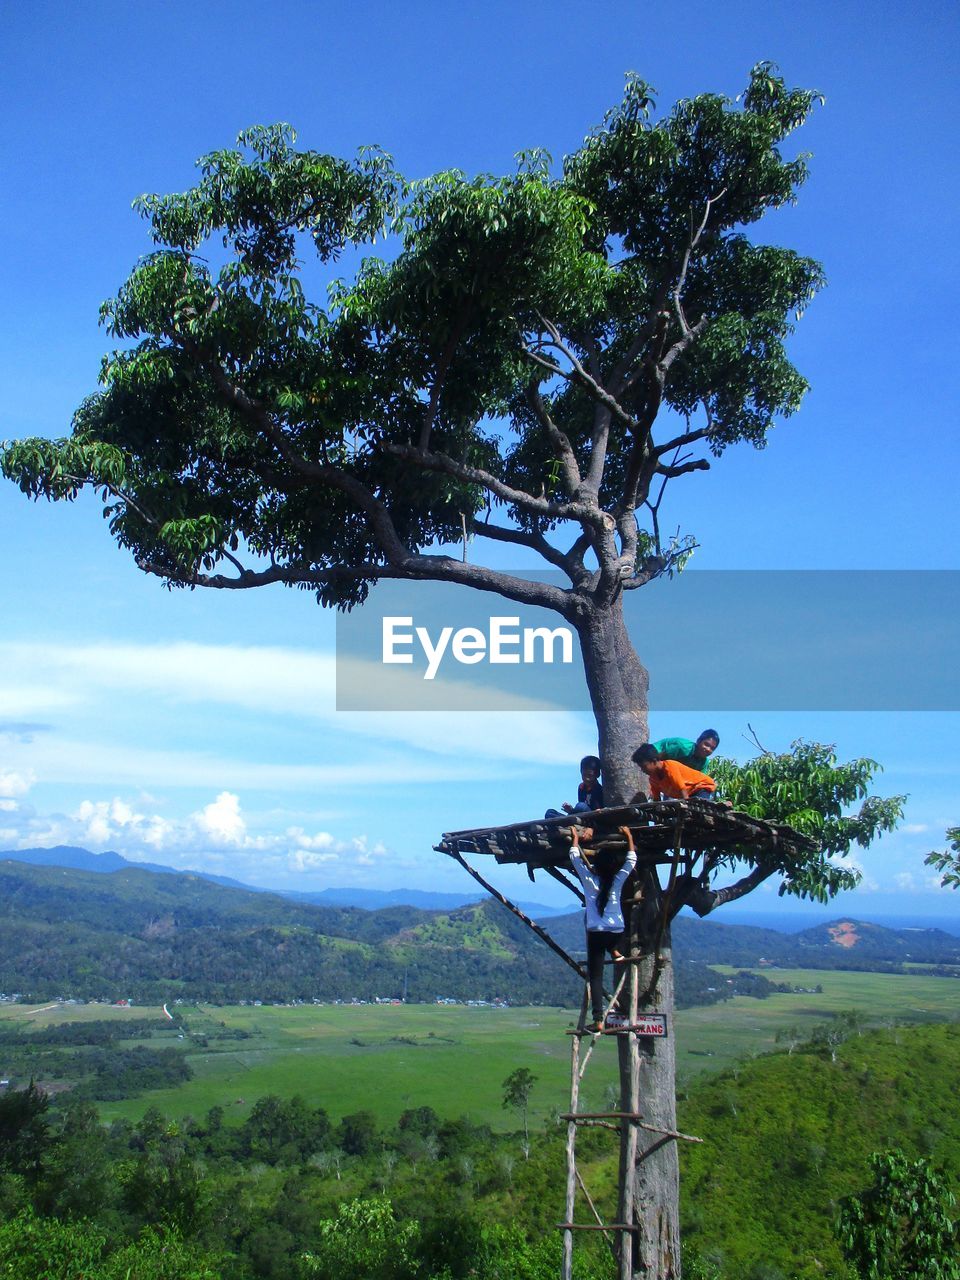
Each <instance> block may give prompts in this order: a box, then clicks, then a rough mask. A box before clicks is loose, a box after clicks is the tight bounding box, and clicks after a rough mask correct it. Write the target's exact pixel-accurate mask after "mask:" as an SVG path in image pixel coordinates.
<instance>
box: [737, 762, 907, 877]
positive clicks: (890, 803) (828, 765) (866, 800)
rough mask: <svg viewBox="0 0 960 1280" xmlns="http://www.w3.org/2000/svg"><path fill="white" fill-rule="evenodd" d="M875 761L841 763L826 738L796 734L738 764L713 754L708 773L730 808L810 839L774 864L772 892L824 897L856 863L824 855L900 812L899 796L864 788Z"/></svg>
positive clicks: (864, 841) (841, 850)
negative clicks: (805, 848)
mask: <svg viewBox="0 0 960 1280" xmlns="http://www.w3.org/2000/svg"><path fill="white" fill-rule="evenodd" d="M879 768H880V766H879V765H878V764H877V762H876V761H875V760H866V759H863V760H851V761H849V762H848V763H846V764H841V763H840V762H839V761H838V760H837V756H836V752H835V750H834V748H833V747H832V746H827V745H824V744H823V743H818V742H804V741H802V740H798V741H797V742H794V743H793V745H792V748H791V750H790V751H789V752H784V753H781V754H779V755H775V754H773V753H772V752H768V753H766V754H764V755H762V756H758V757H757V758H756V759H755V760H750V761H748V762H747V763H746V764H744V765H738V764H735V763H734V762H733V761H732V760H719V759H718V760H717V761H716V762H715V764H714V768H713V776H714V777H715V778H716V781H717V786H718V787H719V789H720V792H721V794H722V795H723V796H724V798H725V799H727V800H730V801H731V803H732V804H733V807H734V809H738V810H741V811H742V812H744V813H750V814H753V815H754V816H755V817H758V818H764V819H766V820H767V821H770V822H783V823H786V824H787V825H789V826H791V827H794V828H795V829H796V830H797V831H800V832H801V833H802V834H803V835H807V836H810V837H812V838H813V839H814V840H816V842H817V844H818V845H819V849H818V851H817V853H815V854H813V855H810V856H807V857H803V858H801V859H799V860H792V859H783V860H782V861H781V862H780V863H779V864H778V869H779V870H780V871H781V872H782V873H783V876H784V879H783V882H782V884H781V887H780V892H781V893H789V894H792V895H793V896H795V897H799V898H810V899H812V900H814V901H818V902H827V901H829V899H830V898H832V897H834V896H835V895H836V894H837V893H839V892H840V891H841V890H843V889H852V888H854V887H855V886H856V884H857V883H858V882H859V880H860V872H859V871H858V870H856V869H854V868H851V867H849V866H844V865H843V864H842V863H838V862H833V861H831V859H832V858H836V857H839V858H843V857H846V856H847V855H848V854H849V853H850V851H851V849H852V848H853V847H854V845H856V846H859V847H860V848H867V847H868V846H869V845H870V844H871V843H872V842H873V840H875V839H876V838H877V836H879V835H880V834H881V833H882V832H885V831H892V830H894V828H895V827H896V826H897V824H898V823H899V821H900V819H901V817H902V816H903V805H904V802H905V800H906V797H905V796H891V797H888V798H886V799H882V798H880V797H878V796H871V795H869V794H868V787H869V785H870V782H871V780H872V778H873V775H874V774H875V773H876V772H877V771H878V770H879ZM858 805H859V807H856V806H858Z"/></svg>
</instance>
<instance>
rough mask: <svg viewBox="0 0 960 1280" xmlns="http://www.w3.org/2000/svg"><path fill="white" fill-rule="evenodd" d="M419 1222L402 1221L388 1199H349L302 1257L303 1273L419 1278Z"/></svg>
mask: <svg viewBox="0 0 960 1280" xmlns="http://www.w3.org/2000/svg"><path fill="white" fill-rule="evenodd" d="M419 1239H420V1226H419V1223H417V1222H413V1221H401V1222H398V1221H397V1219H396V1218H395V1217H394V1213H393V1207H392V1205H391V1204H390V1201H389V1200H386V1199H382V1198H381V1199H376V1198H375V1199H369V1200H350V1201H348V1202H346V1203H345V1204H341V1205H340V1206H339V1208H338V1209H337V1216H336V1218H328V1219H326V1220H325V1221H323V1222H321V1223H320V1228H319V1232H318V1241H317V1245H316V1247H315V1248H314V1249H313V1250H312V1252H310V1253H308V1254H304V1255H303V1257H302V1260H301V1261H302V1267H303V1274H304V1275H308V1276H320V1277H324V1280H326V1278H327V1277H330V1278H331V1280H332V1277H334V1276H336V1277H337V1278H338V1280H367V1278H368V1277H370V1276H377V1277H381V1278H382V1280H404V1277H407V1276H413V1275H414V1274H415V1273H416V1270H417V1265H416V1249H417V1245H418V1243H419Z"/></svg>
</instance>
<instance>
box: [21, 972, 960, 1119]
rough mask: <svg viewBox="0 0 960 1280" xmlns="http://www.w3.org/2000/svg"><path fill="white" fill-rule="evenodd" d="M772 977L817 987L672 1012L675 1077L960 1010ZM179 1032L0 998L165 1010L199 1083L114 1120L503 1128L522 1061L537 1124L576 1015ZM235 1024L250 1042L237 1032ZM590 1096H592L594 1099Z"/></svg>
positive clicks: (910, 987)
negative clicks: (152, 1022)
mask: <svg viewBox="0 0 960 1280" xmlns="http://www.w3.org/2000/svg"><path fill="white" fill-rule="evenodd" d="M770 976H773V977H775V978H776V979H777V981H781V982H789V983H791V984H793V985H795V986H798V987H809V988H813V987H815V986H816V985H818V984H820V985H822V988H823V990H822V992H821V993H814V992H812V991H809V992H798V993H794V994H790V995H787V994H776V995H772V996H770V997H768V998H767V999H766V1000H754V999H750V998H749V997H745V996H739V997H735V998H734V999H732V1000H729V1001H726V1002H724V1003H722V1004H719V1005H712V1006H708V1007H702V1008H694V1009H687V1010H682V1011H680V1012H679V1013H678V1014H677V1018H676V1028H675V1034H676V1037H677V1075H678V1084H679V1085H680V1087H681V1088H683V1087H684V1086H685V1085H687V1084H689V1083H691V1082H692V1081H693V1080H694V1079H695V1078H696V1077H697V1076H701V1075H703V1074H704V1073H711V1072H716V1071H719V1070H721V1069H723V1068H725V1067H727V1066H729V1065H730V1064H731V1063H732V1062H734V1061H737V1060H740V1059H743V1058H749V1057H752V1056H755V1055H757V1054H761V1053H765V1052H768V1051H770V1050H772V1049H774V1048H775V1047H776V1036H777V1032H778V1031H780V1030H782V1029H784V1028H787V1027H798V1028H800V1031H801V1034H806V1033H808V1032H809V1030H811V1029H812V1028H813V1027H814V1026H815V1025H816V1024H817V1023H821V1022H823V1021H824V1020H825V1019H827V1018H829V1017H830V1016H831V1015H832V1014H835V1013H837V1012H839V1011H841V1010H849V1009H855V1010H857V1011H858V1012H860V1013H861V1014H862V1015H863V1016H864V1017H865V1018H866V1019H867V1021H868V1022H875V1023H880V1022H884V1021H889V1020H890V1019H898V1020H903V1021H907V1022H920V1021H928V1020H941V1019H956V1018H957V1017H958V1016H960V984H958V983H957V982H956V981H955V980H951V979H944V978H932V977H928V976H925V975H923V974H919V973H917V974H913V973H911V974H907V975H893V974H876V973H860V972H837V971H832V972H824V971H822V970H816V971H814V970H802V969H797V970H777V971H775V972H774V973H772V974H771V975H770ZM178 1013H179V1014H180V1015H182V1017H183V1019H184V1022H185V1028H186V1034H185V1036H184V1038H183V1040H180V1039H179V1038H178V1032H177V1030H176V1029H175V1028H174V1027H173V1025H172V1024H171V1023H170V1022H169V1021H168V1020H167V1019H166V1018H165V1017H164V1015H163V1013H162V1011H161V1010H160V1009H147V1008H136V1009H122V1008H121V1009H118V1008H108V1007H106V1006H103V1005H52V1006H46V1007H41V1008H38V1009H31V1008H28V1007H26V1006H22V1005H6V1006H0V1022H2V1020H5V1019H13V1020H16V1021H23V1022H26V1023H29V1024H33V1025H42V1024H45V1023H51V1022H65V1021H81V1020H93V1019H100V1018H104V1017H109V1018H116V1019H118V1020H121V1021H122V1020H124V1019H128V1020H131V1021H132V1020H134V1019H141V1018H143V1017H145V1016H155V1017H156V1018H157V1032H156V1035H155V1037H154V1039H153V1041H152V1043H154V1044H157V1045H158V1046H160V1045H163V1046H169V1045H176V1046H178V1047H180V1048H182V1049H183V1050H184V1051H185V1052H186V1053H187V1056H188V1060H189V1063H190V1065H191V1067H192V1069H193V1073H194V1078H193V1079H192V1080H191V1081H189V1083H187V1084H183V1085H180V1086H178V1087H176V1088H170V1089H158V1090H153V1091H151V1092H149V1093H143V1094H140V1095H138V1096H137V1097H135V1098H129V1099H126V1100H124V1101H121V1102H110V1103H104V1104H102V1105H101V1108H100V1109H101V1113H102V1115H103V1117H104V1118H105V1119H107V1120H111V1119H114V1118H118V1117H123V1118H126V1119H130V1120H135V1119H137V1118H138V1117H139V1116H141V1115H142V1114H143V1112H144V1111H145V1110H146V1108H147V1107H148V1106H151V1105H153V1106H157V1107H159V1108H160V1110H161V1111H162V1112H163V1113H164V1114H165V1115H168V1116H171V1117H182V1116H184V1115H194V1116H200V1115H203V1114H204V1113H205V1112H206V1111H207V1110H208V1109H209V1108H210V1107H212V1106H215V1105H220V1106H223V1107H224V1109H225V1111H226V1113H227V1118H228V1121H232V1122H234V1123H236V1122H239V1121H240V1120H242V1119H243V1118H244V1117H245V1116H246V1115H247V1114H248V1113H249V1111H250V1108H251V1107H252V1105H253V1103H254V1102H255V1101H256V1100H257V1098H259V1097H261V1096H263V1095H265V1094H278V1095H280V1096H282V1097H290V1096H292V1095H294V1094H300V1095H302V1096H303V1097H304V1098H305V1100H306V1101H307V1102H309V1103H310V1104H312V1105H314V1106H322V1107H324V1108H325V1109H326V1110H327V1111H328V1112H329V1114H331V1115H332V1116H341V1115H344V1114H347V1113H349V1112H352V1111H356V1110H358V1109H366V1110H370V1111H372V1112H374V1113H375V1114H376V1116H377V1117H378V1119H379V1120H381V1121H382V1122H384V1123H387V1124H393V1123H395V1122H396V1121H397V1119H398V1118H399V1116H400V1115H401V1113H402V1112H403V1111H405V1110H407V1109H408V1108H411V1107H417V1106H427V1105H428V1106H431V1107H433V1108H434V1109H435V1110H436V1111H437V1112H438V1113H439V1114H440V1115H442V1116H457V1115H460V1114H468V1115H469V1116H470V1117H471V1118H472V1119H473V1120H475V1121H477V1122H484V1123H487V1124H490V1125H491V1126H492V1127H494V1128H495V1129H499V1130H505V1129H509V1128H512V1127H514V1126H515V1124H516V1117H515V1116H513V1115H512V1114H511V1113H509V1112H507V1111H504V1110H503V1108H502V1105H501V1099H502V1088H501V1083H502V1081H503V1080H504V1079H505V1077H506V1076H507V1075H509V1073H510V1072H511V1071H512V1070H514V1069H515V1068H516V1067H517V1066H527V1067H529V1068H530V1070H532V1071H533V1073H534V1075H535V1076H536V1077H537V1084H536V1086H535V1088H534V1090H533V1094H532V1097H531V1121H532V1123H533V1124H535V1125H537V1124H542V1123H543V1122H545V1121H547V1120H549V1118H550V1116H551V1115H553V1114H554V1113H555V1112H556V1111H558V1110H562V1109H563V1105H564V1101H565V1093H566V1090H567V1088H568V1072H569V1058H568V1053H569V1038H568V1036H567V1035H566V1034H565V1032H566V1031H567V1030H568V1029H569V1028H570V1027H571V1026H572V1025H573V1021H574V1018H575V1014H574V1013H573V1011H571V1010H563V1009H557V1008H515V1009H498V1008H469V1007H464V1006H462V1005H449V1006H443V1005H358V1006H347V1005H322V1006H313V1005H299V1006H293V1007H267V1006H264V1007H254V1006H252V1005H246V1006H229V1007H212V1006H200V1007H194V1006H182V1007H181V1008H180V1009H179V1010H178ZM237 1032H242V1033H246V1035H245V1038H242V1039H235V1038H233V1036H234V1035H235V1033H237ZM597 1053H598V1055H599V1061H598V1062H597V1064H596V1068H595V1069H594V1070H592V1071H591V1072H590V1073H588V1078H587V1079H586V1080H585V1084H587V1087H588V1092H587V1101H588V1102H589V1103H591V1105H592V1104H596V1105H597V1106H600V1105H602V1103H603V1101H604V1098H603V1095H604V1093H605V1091H606V1089H607V1087H608V1086H609V1084H611V1083H612V1082H613V1081H614V1080H615V1079H616V1054H615V1049H614V1045H613V1042H612V1040H606V1039H605V1040H604V1041H603V1042H602V1043H601V1044H600V1046H599V1047H598V1050H597ZM0 1073H2V1064H0ZM591 1091H592V1094H593V1096H591Z"/></svg>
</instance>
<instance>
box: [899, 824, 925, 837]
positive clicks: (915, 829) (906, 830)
mask: <svg viewBox="0 0 960 1280" xmlns="http://www.w3.org/2000/svg"><path fill="white" fill-rule="evenodd" d="M900 830H901V831H902V832H903V834H904V835H906V836H922V835H925V834H926V832H928V831H929V830H930V824H929V823H928V822H905V823H904V824H903V826H902V827H901V828H900Z"/></svg>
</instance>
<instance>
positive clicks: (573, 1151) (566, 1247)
mask: <svg viewBox="0 0 960 1280" xmlns="http://www.w3.org/2000/svg"><path fill="white" fill-rule="evenodd" d="M586 1016H587V988H586V986H584V988H583V999H582V1000H581V1002H580V1026H581V1027H582V1026H583V1024H584V1021H585V1020H586ZM579 1101H580V1037H579V1036H574V1037H573V1039H572V1040H571V1041H570V1119H568V1121H567V1195H566V1207H565V1210H564V1221H565V1222H572V1221H573V1215H574V1210H575V1208H576V1197H577V1177H578V1174H577V1122H576V1120H574V1119H573V1116H575V1115H576V1114H577V1104H578V1103H579ZM562 1277H563V1280H573V1232H572V1231H571V1230H569V1229H568V1228H566V1227H565V1228H564V1231H563V1267H562Z"/></svg>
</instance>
